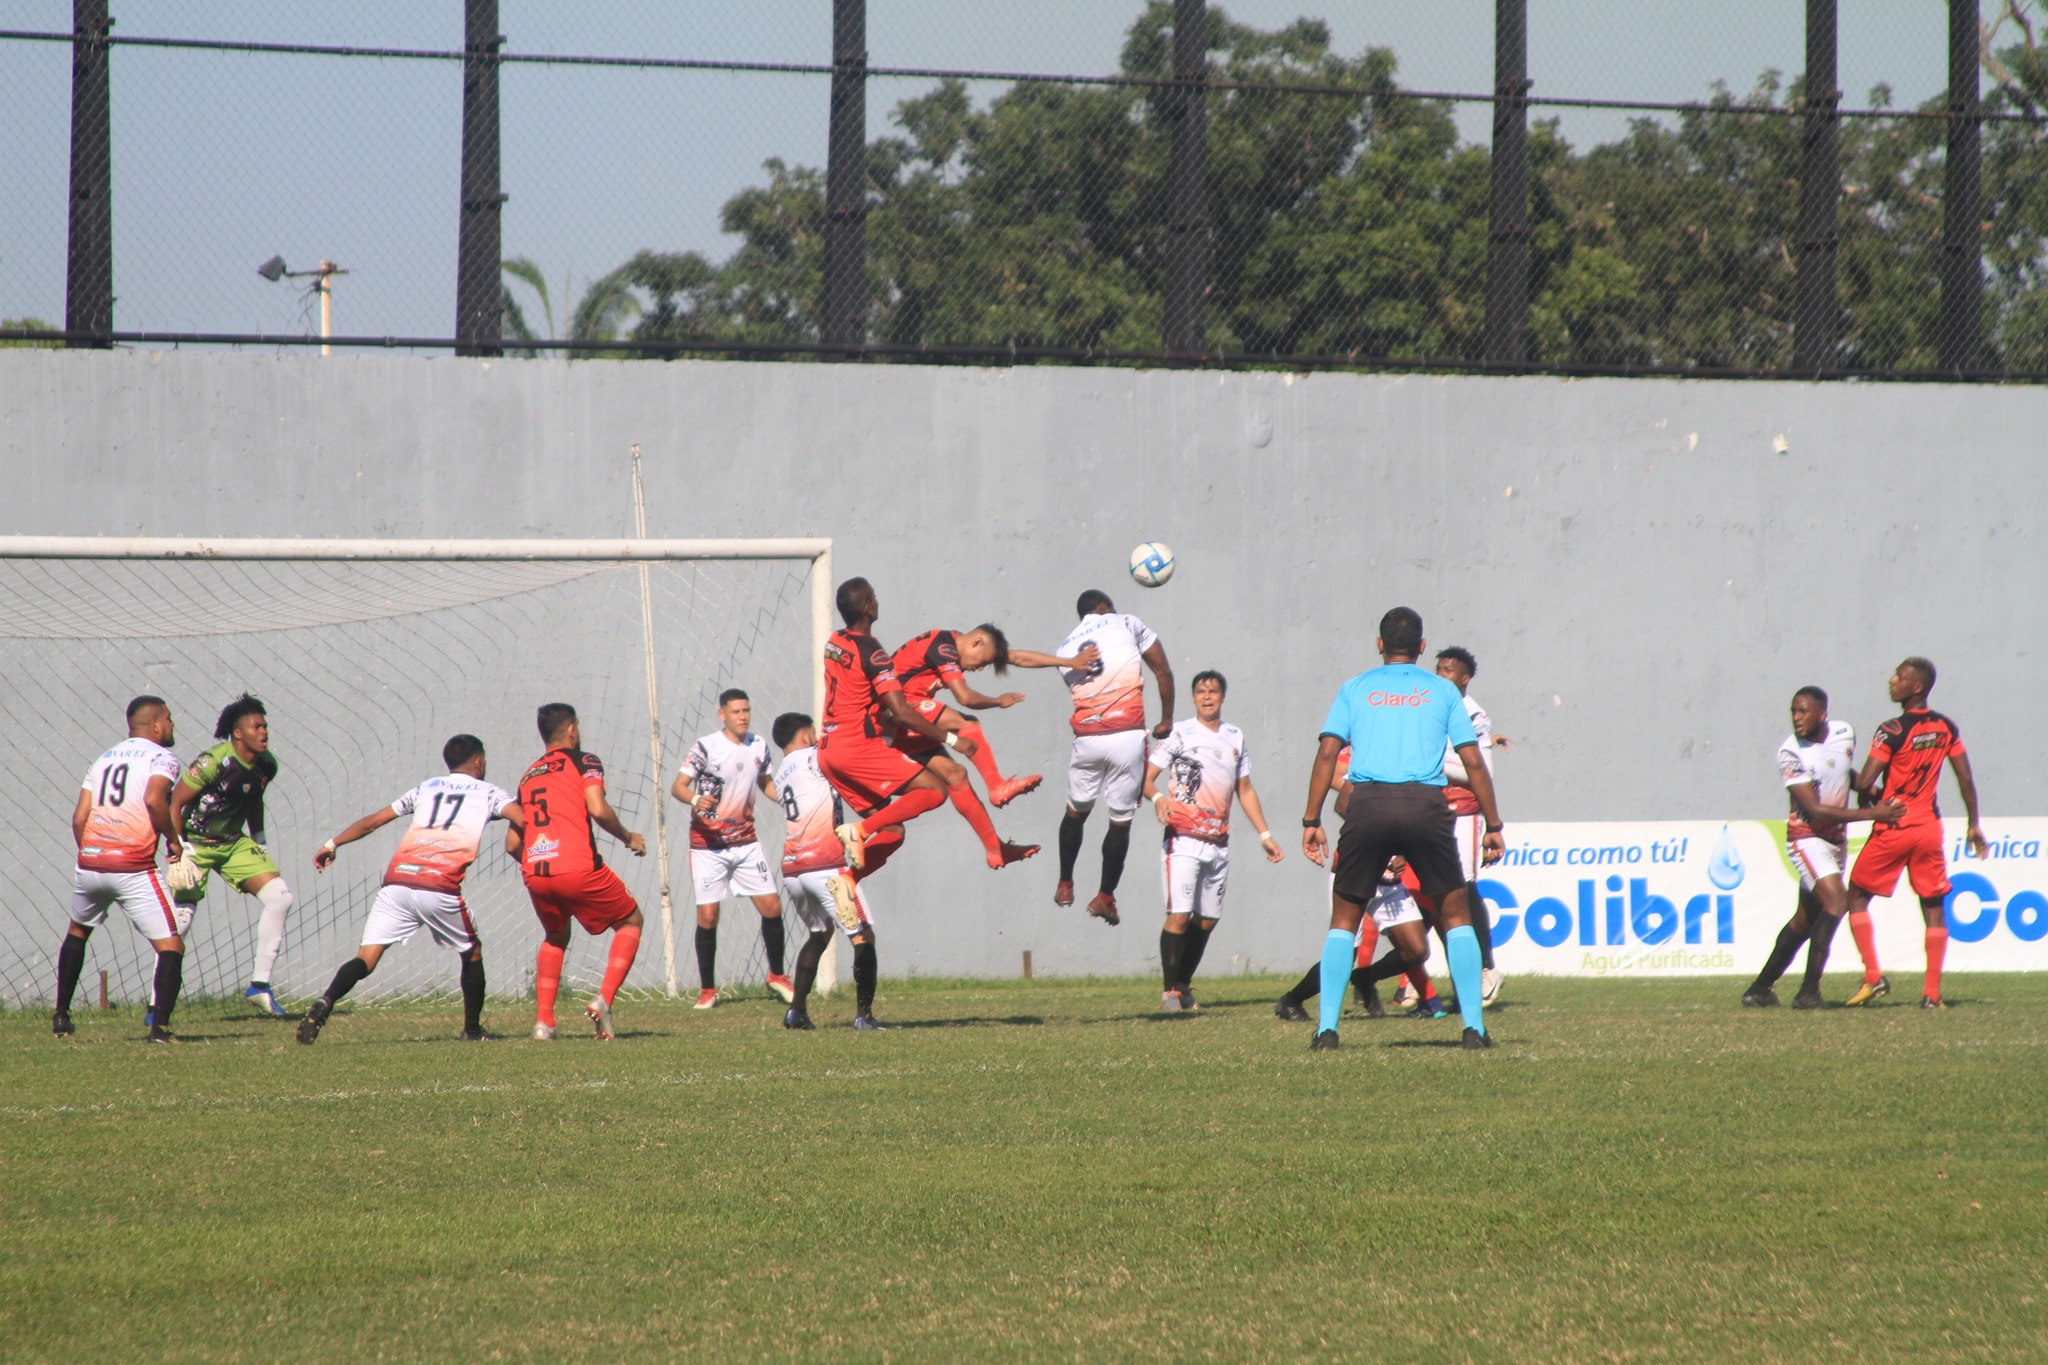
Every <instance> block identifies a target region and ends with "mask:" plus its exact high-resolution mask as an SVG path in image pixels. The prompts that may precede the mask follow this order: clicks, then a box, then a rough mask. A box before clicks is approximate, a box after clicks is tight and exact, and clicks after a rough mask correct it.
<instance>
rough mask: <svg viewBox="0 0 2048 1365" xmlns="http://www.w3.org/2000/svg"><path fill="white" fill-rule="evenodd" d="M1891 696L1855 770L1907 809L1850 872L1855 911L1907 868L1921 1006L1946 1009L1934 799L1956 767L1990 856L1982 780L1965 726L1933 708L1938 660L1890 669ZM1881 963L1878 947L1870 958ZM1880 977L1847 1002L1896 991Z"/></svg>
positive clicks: (1972, 839)
mask: <svg viewBox="0 0 2048 1365" xmlns="http://www.w3.org/2000/svg"><path fill="white" fill-rule="evenodd" d="M1889 686H1890V691H1891V698H1892V700H1893V701H1895V702H1897V703H1898V704H1899V714H1898V715H1896V716H1894V717H1892V718H1891V719H1890V720H1888V721H1886V722H1885V723H1884V724H1882V725H1880V726H1878V727H1877V733H1876V734H1875V735H1873V736H1871V740H1870V753H1869V756H1868V757H1866V758H1865V759H1864V760H1863V771H1862V772H1860V773H1858V774H1857V775H1856V790H1857V791H1859V792H1861V793H1863V794H1864V795H1865V796H1875V795H1878V794H1880V793H1881V794H1882V795H1883V796H1884V798H1885V799H1886V800H1887V801H1894V802H1897V803H1899V804H1901V805H1903V806H1904V807H1905V808H1906V813H1905V814H1904V815H1902V816H1900V817H1899V820H1898V822H1897V823H1896V824H1889V825H1879V826H1878V827H1877V829H1876V830H1875V831H1874V832H1873V833H1872V834H1871V836H1870V839H1869V841H1868V842H1867V843H1865V844H1864V845H1863V851H1862V852H1861V853H1859V854H1858V855H1857V856H1856V866H1855V867H1854V868H1852V869H1851V870H1850V872H1849V912H1850V914H1852V915H1854V914H1856V913H1858V912H1861V911H1867V910H1869V909H1870V902H1871V901H1872V900H1873V899H1874V898H1876V897H1880V896H1889V895H1891V894H1892V892H1893V891H1895V890H1896V889H1897V888H1898V885H1899V874H1900V873H1901V872H1904V873H1905V874H1906V876H1907V878H1908V879H1909V880H1910V881H1911V882H1912V884H1913V894H1914V895H1916V896H1918V897H1919V898H1920V918H1921V922H1922V923H1923V924H1925V925H1926V928H1927V940H1926V941H1927V972H1926V979H1925V984H1924V985H1923V987H1922V989H1921V993H1920V1007H1921V1008H1922V1009H1942V1008H1945V1006H1943V1004H1942V1002H1941V964H1942V959H1943V958H1944V957H1945V956H1947V954H1948V921H1947V909H1946V901H1947V897H1948V886H1949V884H1948V860H1947V859H1946V858H1945V857H1943V856H1942V851H1941V808H1940V806H1939V804H1938V803H1937V801H1936V799H1935V798H1936V794H1937V788H1938V787H1939V786H1940V782H1941V765H1942V764H1943V763H1947V764H1948V765H1949V766H1950V767H1952V768H1954V769H1955V774H1956V786H1957V787H1958V788H1959V789H1960V790H1961V793H1962V797H1963V815H1964V817H1965V819H1966V820H1967V821H1968V824H1969V828H1968V832H1967V835H1966V837H1967V838H1968V840H1969V843H1970V847H1971V849H1972V850H1974V851H1975V853H1976V854H1977V856H1978V857H1980V858H1982V857H1984V856H1986V855H1987V854H1988V853H1989V851H1990V845H1989V844H1987V843H1986V842H1985V839H1984V831H1983V830H1982V829H1981V828H1980V827H1979V826H1978V824H1977V779H1976V776H1975V775H1974V774H1973V773H1972V772H1971V771H1970V755H1969V753H1968V752H1967V751H1965V750H1964V748H1963V735H1962V731H1960V730H1958V729H1957V728H1956V723H1955V722H1954V721H1952V720H1950V719H1949V718H1948V717H1947V716H1944V715H1942V714H1941V713H1940V712H1939V711H1932V710H1929V709H1928V706H1927V694H1928V693H1929V692H1932V691H1933V690H1934V665H1933V664H1932V663H1929V662H1928V661H1927V660H1926V659H1923V658H1920V657H1918V656H1917V655H1916V656H1915V657H1913V658H1910V659H1907V660H1906V661H1905V662H1904V663H1901V664H1900V665H1899V666H1898V667H1897V668H1895V669H1893V670H1892V676H1891V680H1890V684H1889ZM1868 960H1869V961H1871V962H1872V963H1875V961H1876V957H1875V953H1874V952H1873V953H1872V955H1871V956H1870V958H1869V959H1868ZM1890 989H1891V985H1890V983H1889V982H1887V981H1886V980H1885V979H1884V977H1882V976H1880V977H1878V979H1877V980H1876V981H1875V982H1871V981H1866V982H1865V983H1864V985H1863V987H1862V988H1861V989H1860V990H1858V991H1857V992H1856V993H1855V994H1854V995H1852V996H1850V997H1849V999H1848V1000H1847V1001H1845V1002H1844V1003H1846V1004H1850V1005H1862V1004H1867V1003H1869V1002H1870V1001H1872V1000H1874V999H1876V998H1877V997H1878V996H1880V995H1883V994H1886V993H1887V992H1888V991H1890Z"/></svg>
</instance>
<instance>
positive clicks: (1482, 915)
mask: <svg viewBox="0 0 2048 1365" xmlns="http://www.w3.org/2000/svg"><path fill="white" fill-rule="evenodd" d="M1465 894H1466V895H1468V896H1470V897H1471V898H1472V937H1474V938H1476V939H1478V940H1479V965H1480V966H1481V967H1483V968H1485V969H1486V970H1487V971H1489V972H1490V971H1492V970H1493V915H1492V913H1491V912H1490V911H1488V910H1487V908H1486V902H1485V901H1483V900H1481V899H1479V888H1478V887H1476V886H1467V887H1466V888H1465ZM1444 951H1445V952H1449V951H1450V949H1448V948H1446V949H1445V950H1444Z"/></svg>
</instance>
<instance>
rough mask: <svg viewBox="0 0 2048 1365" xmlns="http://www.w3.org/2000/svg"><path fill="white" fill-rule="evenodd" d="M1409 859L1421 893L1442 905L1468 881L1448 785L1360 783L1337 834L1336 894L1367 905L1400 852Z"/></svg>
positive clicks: (1345, 811) (1352, 790)
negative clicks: (1446, 898)
mask: <svg viewBox="0 0 2048 1365" xmlns="http://www.w3.org/2000/svg"><path fill="white" fill-rule="evenodd" d="M1397 854H1398V855H1399V856H1401V857H1403V858H1406V859H1407V860H1408V865H1409V866H1410V867H1412V868H1414V869H1415V877H1416V880H1417V881H1419V882H1421V883H1422V894H1423V895H1425V896H1428V897H1429V898H1430V899H1431V900H1433V901H1435V902H1436V903H1437V904H1438V905H1442V904H1443V903H1444V897H1445V896H1448V895H1449V894H1450V893H1451V892H1453V891H1456V890H1457V889H1458V888H1459V887H1461V886H1463V885H1464V884H1465V864H1464V861H1463V860H1462V859H1460V858H1459V857H1458V839H1457V834H1456V833H1455V829H1454V823H1453V820H1452V816H1451V808H1450V805H1449V803H1447V802H1446V801H1445V800H1444V789H1443V788H1442V787H1432V786H1429V785H1427V784H1425V783H1421V782H1398V783H1381V782H1361V783H1359V784H1358V785H1357V786H1355V787H1353V788H1352V789H1351V801H1350V804H1349V805H1347V806H1346V807H1345V808H1344V832H1343V833H1342V834H1340V835H1338V836H1337V894H1338V895H1340V896H1342V897H1343V898H1344V899H1345V900H1347V901H1351V902H1352V903H1354V904H1357V905H1364V904H1366V903H1367V902H1368V901H1370V900H1371V899H1372V897H1373V892H1375V891H1376V890H1378V889H1379V884H1380V874H1381V873H1383V872H1385V871H1386V870H1387V864H1388V863H1389V862H1391V861H1392V860H1393V859H1394V857H1395V855H1397Z"/></svg>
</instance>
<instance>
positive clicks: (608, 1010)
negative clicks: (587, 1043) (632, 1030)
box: [583, 995, 618, 1043]
mask: <svg viewBox="0 0 2048 1365" xmlns="http://www.w3.org/2000/svg"><path fill="white" fill-rule="evenodd" d="M583 1016H584V1018H586V1019H588V1020H590V1026H591V1027H592V1028H594V1029H596V1030H597V1041H598V1042H600V1043H609V1042H610V1041H611V1040H612V1039H613V1038H615V1037H617V1036H618V1035H617V1034H615V1033H613V1032H612V1002H611V1001H609V1000H607V999H605V998H604V997H603V996H602V995H593V996H591V997H590V1003H589V1004H587V1005H585V1006H584V1007H583Z"/></svg>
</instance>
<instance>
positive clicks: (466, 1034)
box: [299, 1024, 497, 1043]
mask: <svg viewBox="0 0 2048 1365" xmlns="http://www.w3.org/2000/svg"><path fill="white" fill-rule="evenodd" d="M299 1027H300V1028H304V1027H305V1025H303V1024H301V1025H300V1026H299ZM496 1037H497V1035H496V1034H494V1033H486V1032H484V1031H483V1030H482V1029H480V1028H466V1029H464V1030H463V1031H462V1041H463V1042H465V1043H488V1042H490V1041H491V1040H492V1039H494V1038H496Z"/></svg>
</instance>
